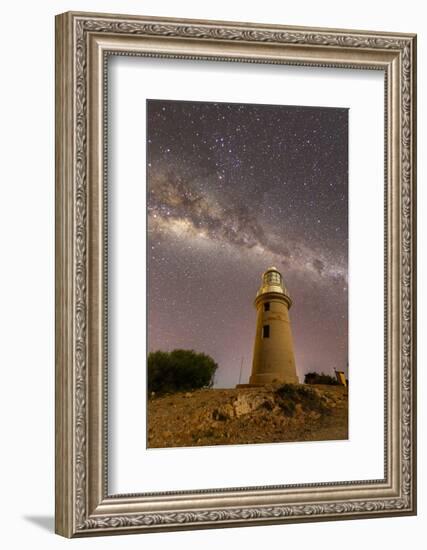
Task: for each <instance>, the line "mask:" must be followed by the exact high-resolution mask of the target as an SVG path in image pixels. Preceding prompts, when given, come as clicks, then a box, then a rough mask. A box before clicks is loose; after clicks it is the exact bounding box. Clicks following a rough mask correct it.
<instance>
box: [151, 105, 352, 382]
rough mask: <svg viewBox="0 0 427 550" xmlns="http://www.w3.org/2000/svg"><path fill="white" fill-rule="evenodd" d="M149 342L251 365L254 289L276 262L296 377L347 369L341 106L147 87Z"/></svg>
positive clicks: (224, 367)
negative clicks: (194, 97)
mask: <svg viewBox="0 0 427 550" xmlns="http://www.w3.org/2000/svg"><path fill="white" fill-rule="evenodd" d="M147 137H148V143H147V176H148V197H147V200H148V202H147V211H148V243H147V244H148V267H149V269H148V281H149V282H148V294H149V305H148V308H149V311H148V321H149V326H148V344H149V349H150V350H156V349H163V350H170V349H174V348H177V347H182V348H191V349H195V350H196V351H203V352H205V353H208V354H210V355H211V356H212V357H213V358H214V359H215V360H216V361H217V363H218V365H219V369H218V372H217V376H216V385H217V386H222V387H227V386H234V385H235V384H236V383H238V381H239V372H240V365H241V362H242V358H243V369H242V377H241V381H242V382H246V381H247V380H248V378H249V374H250V370H251V361H252V345H253V339H254V335H255V309H254V307H253V300H254V298H255V294H256V291H257V289H258V287H259V284H260V277H261V274H262V272H263V271H265V269H266V268H267V267H269V266H270V265H276V266H277V267H278V269H279V270H280V271H281V272H282V274H283V277H284V280H285V283H286V285H287V287H288V289H289V291H290V293H291V296H292V299H293V301H294V305H293V307H292V308H291V310H290V316H291V323H292V330H293V336H294V342H295V355H296V363H297V370H298V374H299V376H300V380H301V381H302V380H303V375H304V373H305V372H309V371H311V370H317V371H319V372H320V371H324V372H328V373H331V374H332V373H333V369H334V368H336V369H338V370H346V366H347V357H348V351H347V347H348V335H347V332H348V327H347V325H348V310H347V308H348V287H347V284H348V111H347V110H346V109H332V108H320V107H288V106H269V105H247V104H228V103H204V102H184V101H160V100H148V101H147Z"/></svg>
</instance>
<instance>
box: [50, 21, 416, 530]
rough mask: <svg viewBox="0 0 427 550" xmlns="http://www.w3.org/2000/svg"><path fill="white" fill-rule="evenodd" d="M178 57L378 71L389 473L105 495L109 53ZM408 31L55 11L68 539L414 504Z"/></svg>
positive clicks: (411, 54)
mask: <svg viewBox="0 0 427 550" xmlns="http://www.w3.org/2000/svg"><path fill="white" fill-rule="evenodd" d="M113 54H114V55H142V56H154V57H182V58H191V59H202V60H206V61H208V60H211V61H212V60H227V61H240V62H249V63H276V64H280V63H285V64H298V65H307V66H320V67H347V68H349V69H357V68H369V69H373V70H382V71H384V73H385V117H386V118H385V120H386V136H385V163H386V181H385V185H386V203H387V205H386V211H385V226H386V236H387V238H386V243H385V246H386V258H387V260H386V266H385V273H386V289H387V290H386V311H385V319H386V357H387V359H386V365H385V381H386V384H385V387H386V400H385V403H386V424H385V435H386V437H385V441H386V444H385V450H384V452H385V454H384V456H385V477H384V479H379V480H366V481H363V482H354V481H349V482H344V483H322V484H304V485H299V486H280V487H244V488H239V489H227V490H225V489H224V490H221V489H219V490H212V491H210V490H203V491H202V490H200V491H194V492H188V491H187V492H170V493H154V494H153V493H151V494H143V495H141V494H132V495H109V494H108V490H107V479H106V465H107V453H106V437H107V436H106V408H107V403H106V392H105V384H106V368H105V358H106V349H105V328H106V327H105V302H106V300H105V285H104V269H105V265H104V264H105V261H106V251H105V246H104V245H105V213H104V206H105V185H104V184H105V177H106V174H105V154H106V136H105V132H104V128H105V126H104V121H105V116H106V105H105V101H106V91H107V90H106V86H105V59H106V56H108V55H113ZM415 67H416V37H415V35H411V34H400V33H376V32H366V31H348V30H331V29H308V28H302V27H282V26H269V25H257V24H248V23H231V22H217V21H193V20H177V19H164V18H153V17H136V16H123V15H107V14H89V13H65V14H62V15H59V16H57V18H56V510H55V516H56V532H57V533H59V534H61V535H63V536H66V537H78V536H88V535H101V534H102V535H105V534H118V533H130V532H132V533H133V532H148V531H165V530H168V531H171V530H178V529H201V528H213V527H227V526H228V527H230V526H240V525H243V526H249V525H265V524H274V523H287V522H301V521H319V520H333V519H349V518H367V517H383V516H395V515H412V514H415V513H416V469H415V466H416V463H415V459H416V425H415V410H416V401H415V398H416V394H415V382H416V380H415V375H416V372H415V359H416V355H415V354H416V340H415V336H416V334H415V313H416V312H415V307H416V299H415V298H416V296H415V292H416V279H415V267H416V263H415V251H416V242H415V237H416V233H415V221H416V220H415V162H416V159H415V149H416V147H415V113H416V106H415V101H416V94H415V85H416V80H415V77H416V72H415V71H416V69H415Z"/></svg>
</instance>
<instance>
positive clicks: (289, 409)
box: [276, 384, 328, 416]
mask: <svg viewBox="0 0 427 550" xmlns="http://www.w3.org/2000/svg"><path fill="white" fill-rule="evenodd" d="M276 396H277V398H278V404H279V406H280V408H281V409H282V410H283V412H284V414H285V415H286V416H294V414H295V410H296V405H297V404H300V405H301V407H302V408H303V409H304V410H305V411H315V412H318V413H328V410H327V407H325V404H324V403H323V400H322V397H321V395H319V393H318V391H317V390H314V389H311V388H305V387H304V386H296V385H295V384H284V385H283V386H280V388H278V389H277V390H276Z"/></svg>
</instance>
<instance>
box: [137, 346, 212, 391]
mask: <svg viewBox="0 0 427 550" xmlns="http://www.w3.org/2000/svg"><path fill="white" fill-rule="evenodd" d="M217 368H218V365H217V364H216V363H215V361H214V360H213V359H212V357H209V355H206V354H204V353H196V352H195V351H193V350H186V349H175V350H173V351H171V352H166V351H155V352H151V353H150V354H149V355H148V364H147V380H148V392H149V393H151V392H156V393H168V392H177V391H188V390H195V389H198V388H204V387H208V388H210V387H212V385H213V380H214V375H215V371H216V369H217Z"/></svg>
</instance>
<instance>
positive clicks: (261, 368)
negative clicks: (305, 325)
mask: <svg viewBox="0 0 427 550" xmlns="http://www.w3.org/2000/svg"><path fill="white" fill-rule="evenodd" d="M291 305H292V300H291V297H290V296H289V292H288V291H287V289H286V287H285V285H284V283H283V277H282V275H281V273H279V271H278V270H277V269H276V268H275V267H270V268H268V269H267V271H266V272H265V273H264V274H263V276H262V283H261V287H260V289H259V290H258V292H257V295H256V298H255V307H256V310H257V324H256V334H255V345H254V356H253V362H252V375H251V377H250V379H249V384H270V383H272V382H282V383H289V384H298V377H297V373H296V367H295V355H294V344H293V340H292V332H291V323H290V320H289V308H290V307H291Z"/></svg>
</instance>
